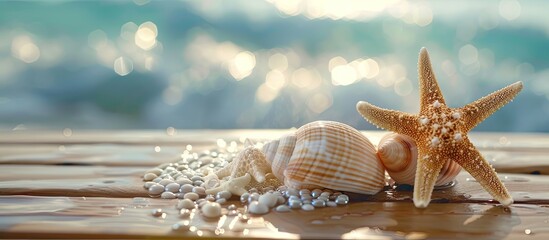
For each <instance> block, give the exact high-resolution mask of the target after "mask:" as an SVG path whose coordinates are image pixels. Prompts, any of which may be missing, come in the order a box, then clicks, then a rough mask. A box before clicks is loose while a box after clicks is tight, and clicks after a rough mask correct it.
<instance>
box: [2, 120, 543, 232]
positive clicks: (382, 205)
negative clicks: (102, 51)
mask: <svg viewBox="0 0 549 240" xmlns="http://www.w3.org/2000/svg"><path fill="white" fill-rule="evenodd" d="M288 131H289V130H228V131H227V130H219V131H215V130H204V131H198V130H193V131H181V130H180V131H178V132H177V133H174V134H167V133H166V132H162V131H125V132H79V131H73V132H72V133H71V134H66V132H65V134H63V133H62V132H27V131H14V132H3V133H2V134H1V135H0V238H151V237H158V238H160V237H162V238H195V237H199V236H201V237H227V238H280V239H297V238H310V239H317V238H330V239H331V238H346V239H365V238H396V239H423V238H453V239H463V238H483V239H502V238H507V239H549V175H548V174H549V135H546V134H509V133H473V134H472V135H471V136H470V137H471V139H472V141H473V142H474V144H475V145H476V146H477V147H478V148H479V150H480V151H481V152H482V153H483V155H484V156H485V158H486V159H488V160H489V161H490V162H491V163H492V164H493V165H494V167H495V168H496V171H498V173H499V176H500V178H501V179H502V180H503V181H504V183H505V185H506V186H507V187H508V189H509V191H510V192H511V194H512V195H513V198H514V199H515V204H513V205H512V206H511V207H509V208H504V207H501V206H499V205H498V204H497V203H496V202H494V201H493V200H492V199H491V197H490V196H489V195H488V194H487V193H486V192H485V191H484V190H483V189H482V188H481V187H480V185H479V184H478V183H477V182H475V181H474V180H473V179H472V178H471V177H470V176H469V174H467V173H466V172H462V173H461V174H460V175H459V176H458V178H457V184H456V185H455V186H454V187H451V188H447V189H440V190H436V191H435V192H434V193H433V202H432V203H431V204H430V205H429V207H428V208H427V209H417V208H415V207H414V206H413V204H412V200H411V198H412V191H411V189H409V188H408V187H406V186H402V187H398V188H396V189H389V188H387V189H385V191H382V192H380V193H378V194H376V195H374V196H364V195H351V203H350V204H349V205H347V206H338V207H334V208H321V209H319V208H317V209H316V210H314V211H311V212H305V211H302V210H292V211H291V212H288V213H278V212H271V213H269V214H267V215H262V216H256V217H252V218H251V219H250V220H249V221H247V222H243V221H240V220H238V219H237V218H235V217H234V216H227V217H222V218H220V219H213V220H212V219H205V218H203V217H201V216H200V215H199V214H196V215H192V216H191V217H190V218H185V219H183V218H180V217H179V216H178V214H177V210H176V209H175V207H174V205H175V203H176V201H177V200H163V199H158V198H150V197H149V196H148V195H147V192H146V191H145V189H144V188H143V187H142V186H143V181H142V179H141V176H142V174H143V172H144V171H145V170H146V169H149V168H151V167H154V166H156V165H158V164H160V163H164V162H174V161H176V160H177V159H178V158H179V157H180V154H181V153H182V152H183V151H184V149H185V147H186V146H187V145H192V146H193V151H200V150H206V149H211V148H214V147H215V146H216V140H217V139H225V140H227V141H231V140H235V141H238V142H240V141H241V140H243V139H245V138H253V139H272V138H276V137H278V136H280V135H282V134H284V133H287V132H288ZM383 134H384V132H365V135H366V136H367V137H369V138H370V139H371V141H372V142H373V143H377V142H378V140H379V138H380V137H381V136H382V135H383ZM231 202H232V203H235V204H237V206H240V207H242V205H240V203H239V202H238V201H236V199H234V200H233V201H231ZM156 208H162V209H164V211H165V212H166V213H167V214H166V216H165V217H164V218H155V217H152V216H151V211H152V210H153V209H156ZM181 221H188V222H187V223H186V224H188V225H189V226H192V227H191V228H190V229H185V230H180V231H173V230H172V228H171V227H172V225H173V224H174V223H178V222H181Z"/></svg>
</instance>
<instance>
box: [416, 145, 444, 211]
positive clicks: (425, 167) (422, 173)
mask: <svg viewBox="0 0 549 240" xmlns="http://www.w3.org/2000/svg"><path fill="white" fill-rule="evenodd" d="M435 155H436V154H425V153H422V152H421V151H420V152H419V153H418V162H417V168H416V178H415V181H414V205H415V206H416V207H417V208H426V207H427V205H429V202H430V201H431V194H432V193H433V189H434V187H435V183H436V181H437V178H438V175H439V174H440V170H441V169H442V167H443V166H444V163H445V159H439V158H438V157H435Z"/></svg>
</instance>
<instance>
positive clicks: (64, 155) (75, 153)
mask: <svg viewBox="0 0 549 240" xmlns="http://www.w3.org/2000/svg"><path fill="white" fill-rule="evenodd" d="M185 147H186V145H183V146H164V145H151V146H145V145H139V146H136V145H117V144H76V145H36V146H35V145H8V146H6V145H4V146H1V145H0V164H48V165H52V164H53V165H103V166H150V167H153V166H156V165H159V164H161V163H166V162H175V161H177V160H178V159H180V158H181V153H183V151H184V150H185ZM209 148H211V145H194V146H193V149H194V150H193V151H197V152H200V151H203V150H206V149H209Z"/></svg>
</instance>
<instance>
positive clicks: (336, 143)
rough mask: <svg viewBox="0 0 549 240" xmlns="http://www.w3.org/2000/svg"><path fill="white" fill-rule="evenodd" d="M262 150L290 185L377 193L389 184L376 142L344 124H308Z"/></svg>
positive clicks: (278, 176) (273, 170) (318, 122)
mask: <svg viewBox="0 0 549 240" xmlns="http://www.w3.org/2000/svg"><path fill="white" fill-rule="evenodd" d="M262 151H263V152H264V153H265V156H266V159H267V162H269V164H270V165H271V169H272V172H273V174H274V175H275V176H276V177H277V178H278V179H279V180H281V181H283V182H284V185H286V186H287V187H290V188H298V189H299V188H330V189H334V190H339V191H348V192H355V193H362V194H375V193H377V192H379V191H381V190H382V189H383V187H384V186H385V177H384V173H385V169H384V167H383V164H382V163H381V162H380V160H379V159H378V157H377V155H376V149H375V147H374V145H373V144H372V143H371V142H370V141H369V140H368V139H367V138H366V137H365V136H364V135H363V134H362V133H360V132H359V131H358V130H356V129H354V128H352V127H350V126H348V125H346V124H343V123H339V122H331V121H316V122H312V123H308V124H306V125H303V126H302V127H300V128H299V129H297V131H296V132H295V133H294V134H290V135H286V136H283V137H282V138H280V139H278V140H274V141H271V142H268V143H266V144H265V145H264V146H263V149H262Z"/></svg>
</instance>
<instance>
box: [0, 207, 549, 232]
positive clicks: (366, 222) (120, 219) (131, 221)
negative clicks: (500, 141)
mask: <svg viewBox="0 0 549 240" xmlns="http://www.w3.org/2000/svg"><path fill="white" fill-rule="evenodd" d="M176 201H177V200H155V199H145V198H118V199H117V198H68V197H29V196H0V233H1V235H2V237H5V238H19V237H24V238H27V237H29V238H36V237H41V238H43V237H49V238H150V237H162V238H195V237H199V236H200V237H228V238H263V239H267V238H269V239H298V238H303V239H327V238H328V239H334V238H345V239H349V238H353V239H372V238H397V239H404V238H406V239H409V238H414V239H416V238H421V239H423V238H437V239H439V238H444V239H464V238H466V239H470V238H483V239H525V238H528V239H530V238H533V239H547V238H548V237H549V223H547V220H548V217H547V216H549V208H548V207H547V206H537V205H529V204H515V205H513V206H511V207H510V208H503V207H499V206H494V205H492V204H477V203H465V204H464V203H461V204H456V203H434V204H431V205H430V206H429V208H427V209H417V208H415V207H413V205H412V204H411V203H407V202H358V203H352V204H349V205H347V206H338V207H333V208H322V209H315V210H314V211H311V212H306V211H303V210H292V211H290V212H287V213H278V212H271V213H269V214H266V215H262V216H252V217H251V218H250V220H249V221H240V220H239V219H238V217H235V216H227V217H222V218H219V219H205V218H203V217H202V216H201V215H200V214H199V213H198V212H195V213H194V214H191V215H190V216H188V217H179V216H178V211H177V210H176V209H175V208H174V204H175V202H176ZM231 203H234V204H236V205H237V206H240V208H239V210H240V211H244V209H243V206H242V205H240V203H239V202H231ZM156 208H162V209H163V211H164V212H165V213H166V215H165V217H158V218H157V217H153V216H152V215H151V211H152V209H156ZM183 221H187V222H188V226H189V228H188V229H186V230H179V231H173V230H172V225H173V224H175V223H178V222H183Z"/></svg>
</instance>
